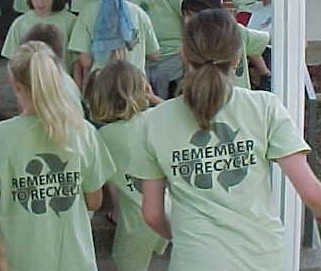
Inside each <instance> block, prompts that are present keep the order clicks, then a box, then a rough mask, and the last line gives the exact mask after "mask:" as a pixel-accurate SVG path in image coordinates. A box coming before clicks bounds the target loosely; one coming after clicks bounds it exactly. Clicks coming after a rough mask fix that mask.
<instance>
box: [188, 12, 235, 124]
mask: <svg viewBox="0 0 321 271" xmlns="http://www.w3.org/2000/svg"><path fill="white" fill-rule="evenodd" d="M240 47H241V37H240V33H239V30H238V26H237V24H236V22H235V20H234V18H233V17H232V16H231V15H230V13H228V12H227V11H225V10H223V9H217V10H205V11H203V12H200V13H199V14H197V15H195V16H193V17H192V18H191V20H190V21H189V22H188V23H187V25H186V28H185V32H184V38H183V54H184V57H185V58H186V60H187V62H188V64H189V65H190V69H189V71H188V72H187V73H186V74H185V77H184V83H183V95H184V99H185V101H186V103H187V104H188V105H189V107H190V108H191V110H192V112H193V113H194V116H195V118H196V120H197V122H198V124H199V126H200V128H202V129H205V130H206V129H209V127H210V121H211V119H212V118H213V116H214V115H215V114H216V113H217V112H218V111H219V110H220V108H221V107H222V105H223V104H224V102H225V101H226V100H227V99H228V97H229V95H230V92H231V90H232V83H231V82H232V80H231V77H230V74H231V70H232V63H233V61H234V60H235V59H236V58H237V57H238V54H239V51H240Z"/></svg>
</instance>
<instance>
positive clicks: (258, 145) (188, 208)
mask: <svg viewBox="0 0 321 271" xmlns="http://www.w3.org/2000/svg"><path fill="white" fill-rule="evenodd" d="M169 139H170V140H169ZM135 147H136V148H135V150H134V152H133V153H137V158H136V160H138V161H137V162H136V163H135V167H133V168H131V170H130V173H131V174H132V175H133V176H135V177H138V178H142V179H147V180H150V179H160V178H164V177H166V178H167V180H168V182H169V191H170V193H171V203H172V210H171V211H172V213H171V229H172V234H173V239H172V242H173V251H172V255H171V262H170V267H169V270H170V271H194V270H195V268H196V267H197V270H202V271H221V270H225V271H235V270H238V271H249V270H251V271H257V270H260V271H283V270H284V266H283V255H284V248H283V228H282V224H281V221H280V218H279V216H278V212H277V211H276V210H275V208H276V206H275V205H274V204H273V201H272V191H271V186H272V185H273V184H272V183H271V176H270V161H273V160H276V159H278V158H281V157H285V156H288V155H291V154H294V153H297V152H305V151H309V150H310V148H309V146H308V145H307V144H306V143H305V141H304V140H303V139H302V138H301V136H300V135H299V132H298V130H297V128H296V125H295V123H294V122H293V121H292V119H291V117H290V115H289V113H288V112H287V110H286V109H285V108H284V106H283V105H282V104H281V102H280V101H279V100H278V98H277V97H276V96H275V95H274V94H272V93H266V92H263V91H257V92H256V91H249V90H246V89H241V88H236V87H235V88H234V90H233V92H232V95H231V98H230V99H229V101H228V102H227V103H226V104H225V105H224V106H223V107H222V108H221V110H220V111H219V112H218V113H217V115H216V116H215V117H214V118H213V122H212V124H211V128H210V130H209V131H204V130H200V129H199V126H198V124H197V122H196V119H195V117H194V115H193V113H192V112H191V110H190V109H189V107H188V106H187V104H186V103H185V102H184V100H183V98H182V97H179V98H175V99H173V100H169V101H166V102H164V103H162V104H161V105H159V106H158V107H156V108H155V109H154V110H153V111H151V112H150V113H149V114H148V115H146V118H145V119H144V122H143V125H142V140H141V144H138V143H137V144H135Z"/></svg>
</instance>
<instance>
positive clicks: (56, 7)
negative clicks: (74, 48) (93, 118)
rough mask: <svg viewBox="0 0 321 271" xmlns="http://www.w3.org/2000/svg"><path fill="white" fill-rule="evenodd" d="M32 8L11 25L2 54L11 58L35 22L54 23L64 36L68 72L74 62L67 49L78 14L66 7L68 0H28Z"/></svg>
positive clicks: (65, 62) (65, 60)
mask: <svg viewBox="0 0 321 271" xmlns="http://www.w3.org/2000/svg"><path fill="white" fill-rule="evenodd" d="M27 3H28V5H29V7H30V10H29V11H28V12H26V13H24V14H23V15H21V16H19V17H18V18H17V19H16V20H15V21H14V22H13V23H12V25H11V27H10V29H9V32H8V35H7V37H6V40H5V42H4V45H3V48H2V51H1V54H2V56H4V57H6V58H8V59H10V58H11V56H12V55H13V53H14V51H15V49H16V48H17V47H18V46H19V44H20V43H21V39H22V37H23V36H24V35H25V33H26V32H27V31H28V30H29V29H30V28H31V27H32V26H33V25H35V24H37V23H44V24H53V25H55V26H56V27H58V28H59V29H60V31H61V32H62V36H63V46H64V65H65V67H66V70H67V72H68V73H70V71H71V66H72V64H73V59H72V54H71V53H70V52H68V51H67V44H68V41H69V37H70V34H71V31H72V29H73V25H74V22H75V19H76V16H75V15H73V14H72V13H70V12H68V11H67V10H66V9H65V4H66V0H43V1H39V0H27Z"/></svg>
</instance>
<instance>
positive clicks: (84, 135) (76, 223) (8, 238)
mask: <svg viewBox="0 0 321 271" xmlns="http://www.w3.org/2000/svg"><path fill="white" fill-rule="evenodd" d="M60 69H61V67H60V63H59V60H58V59H57V57H56V56H55V54H54V53H53V51H52V50H51V49H50V48H49V47H48V46H47V45H46V44H45V43H43V42H39V41H38V42H35V41H30V42H27V43H25V44H23V45H21V46H20V47H19V48H18V49H17V51H16V52H15V54H14V55H13V56H12V58H11V60H10V61H9V65H8V70H9V76H10V82H11V85H12V88H13V90H14V93H15V95H16V97H17V99H18V101H19V103H20V104H21V107H22V109H23V112H22V114H21V115H20V116H17V117H14V118H12V119H9V120H6V121H3V122H0V137H1V142H0V148H1V154H0V159H1V161H5V162H3V163H1V164H0V180H1V182H0V190H1V201H0V217H1V219H0V225H1V230H2V232H3V235H4V242H5V246H6V249H7V255H8V261H9V268H10V270H21V271H30V270H48V271H57V270H82V271H88V270H91V271H96V270H97V265H96V260H95V252H94V245H93V240H92V233H91V226H90V221H89V217H88V214H87V210H96V209H97V208H99V206H100V204H101V197H102V195H101V187H102V185H103V184H104V183H105V182H106V181H107V180H108V179H109V178H110V177H111V176H112V175H113V174H114V172H115V168H114V164H113V161H112V159H111V157H110V154H109V152H108V150H107V148H106V146H105V145H104V144H103V143H102V141H101V139H100V137H99V136H98V135H97V133H96V130H95V129H94V127H92V126H91V125H90V124H89V123H87V122H86V121H84V120H83V118H82V116H81V114H80V113H79V112H78V111H77V110H75V109H74V107H73V106H72V105H71V104H70V102H69V100H68V99H67V98H66V97H65V93H64V90H63V89H61V87H60V86H61V81H62V80H63V78H62V76H61V73H60V71H59V70H60Z"/></svg>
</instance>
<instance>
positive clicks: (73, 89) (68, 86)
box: [63, 71, 84, 115]
mask: <svg viewBox="0 0 321 271" xmlns="http://www.w3.org/2000/svg"><path fill="white" fill-rule="evenodd" d="M63 79H64V87H65V90H66V94H67V98H68V99H69V101H70V103H71V104H72V105H73V106H74V107H75V109H76V110H77V111H78V112H79V113H80V114H82V115H84V109H83V106H82V103H81V101H82V95H81V92H80V90H79V88H78V86H77V85H76V83H75V81H74V80H73V79H72V77H71V76H70V75H69V74H67V73H66V72H65V71H63Z"/></svg>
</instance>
